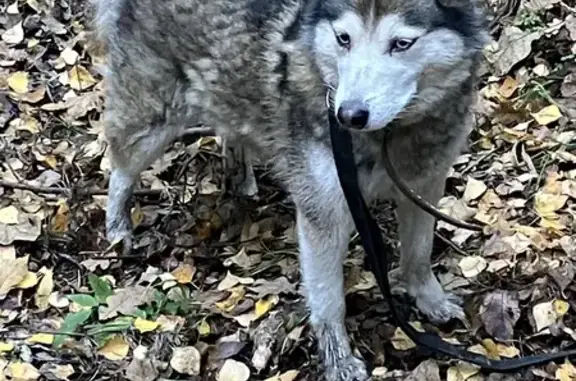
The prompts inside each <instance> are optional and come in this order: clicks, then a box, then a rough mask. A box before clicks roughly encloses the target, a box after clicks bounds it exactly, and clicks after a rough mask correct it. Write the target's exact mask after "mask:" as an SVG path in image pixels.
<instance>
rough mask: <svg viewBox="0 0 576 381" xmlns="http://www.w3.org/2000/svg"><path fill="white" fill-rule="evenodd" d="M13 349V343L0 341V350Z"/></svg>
mask: <svg viewBox="0 0 576 381" xmlns="http://www.w3.org/2000/svg"><path fill="white" fill-rule="evenodd" d="M13 350H14V344H12V343H4V342H2V341H0V352H11V351H13Z"/></svg>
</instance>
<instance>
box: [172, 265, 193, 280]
mask: <svg viewBox="0 0 576 381" xmlns="http://www.w3.org/2000/svg"><path fill="white" fill-rule="evenodd" d="M194 273H196V268H195V267H194V266H192V265H191V264H188V263H183V264H181V265H180V266H178V267H177V268H176V269H175V270H174V271H172V272H171V274H172V276H174V278H175V279H176V281H177V282H178V283H180V284H187V283H192V278H194Z"/></svg>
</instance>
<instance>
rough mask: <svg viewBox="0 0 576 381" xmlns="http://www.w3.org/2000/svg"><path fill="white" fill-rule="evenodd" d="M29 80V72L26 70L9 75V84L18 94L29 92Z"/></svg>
mask: <svg viewBox="0 0 576 381" xmlns="http://www.w3.org/2000/svg"><path fill="white" fill-rule="evenodd" d="M28 82H29V80H28V73H27V72H25V71H16V72H14V73H12V74H11V75H10V76H9V77H8V86H10V88H11V89H12V90H14V91H15V92H16V93H17V94H26V93H27V92H28Z"/></svg>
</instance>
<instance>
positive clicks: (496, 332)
mask: <svg viewBox="0 0 576 381" xmlns="http://www.w3.org/2000/svg"><path fill="white" fill-rule="evenodd" d="M519 318H520V305H519V303H518V298H517V297H516V296H515V295H514V294H512V293H511V292H508V291H503V290H497V291H494V292H491V293H490V294H488V295H486V296H485V297H484V301H483V302H482V306H481V307H480V320H481V321H482V323H483V324H484V328H485V329H486V332H488V334H489V335H491V336H492V337H494V338H495V339H498V340H511V339H512V338H513V336H514V325H515V324H516V322H517V321H518V319H519Z"/></svg>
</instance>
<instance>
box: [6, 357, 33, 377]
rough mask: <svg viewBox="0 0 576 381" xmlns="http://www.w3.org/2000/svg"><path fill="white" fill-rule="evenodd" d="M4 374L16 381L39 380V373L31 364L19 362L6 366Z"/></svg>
mask: <svg viewBox="0 0 576 381" xmlns="http://www.w3.org/2000/svg"><path fill="white" fill-rule="evenodd" d="M6 373H7V376H8V377H11V378H12V379H13V380H18V381H33V380H37V379H38V378H40V373H38V370H37V369H36V368H35V367H34V366H33V365H32V364H28V363H25V362H19V361H18V362H16V361H15V362H11V363H10V364H8V367H6Z"/></svg>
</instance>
